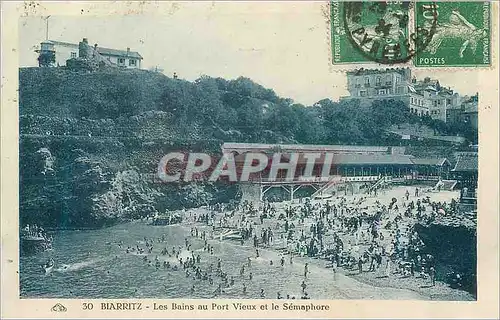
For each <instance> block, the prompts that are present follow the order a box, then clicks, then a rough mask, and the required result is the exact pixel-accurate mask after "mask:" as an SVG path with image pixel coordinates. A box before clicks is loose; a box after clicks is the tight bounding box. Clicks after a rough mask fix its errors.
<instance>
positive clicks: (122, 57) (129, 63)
mask: <svg viewBox="0 0 500 320" xmlns="http://www.w3.org/2000/svg"><path fill="white" fill-rule="evenodd" d="M81 43H85V44H87V45H88V40H87V39H86V38H84V39H83V40H82V42H81ZM92 48H93V49H94V50H96V51H97V52H98V53H99V55H100V56H101V57H102V58H104V59H106V60H107V61H109V62H110V63H112V64H114V65H117V66H119V67H124V68H129V69H141V65H142V60H143V58H142V56H141V55H140V54H139V52H137V51H131V50H130V48H127V49H126V50H119V49H110V48H103V47H99V46H98V45H97V44H96V45H94V46H93V47H92ZM37 52H39V53H43V52H54V53H55V59H56V61H55V65H56V66H65V65H66V60H68V59H71V58H78V57H79V55H80V44H79V43H70V42H63V41H56V40H46V41H43V42H42V43H41V44H40V50H37Z"/></svg>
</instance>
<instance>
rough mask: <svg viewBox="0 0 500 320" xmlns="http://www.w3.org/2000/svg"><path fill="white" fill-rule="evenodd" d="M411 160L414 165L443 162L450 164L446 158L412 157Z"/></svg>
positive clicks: (434, 164)
mask: <svg viewBox="0 0 500 320" xmlns="http://www.w3.org/2000/svg"><path fill="white" fill-rule="evenodd" d="M411 161H412V162H413V163H414V164H416V165H427V166H442V165H444V164H445V163H448V164H450V162H449V161H448V160H447V159H446V158H412V159H411Z"/></svg>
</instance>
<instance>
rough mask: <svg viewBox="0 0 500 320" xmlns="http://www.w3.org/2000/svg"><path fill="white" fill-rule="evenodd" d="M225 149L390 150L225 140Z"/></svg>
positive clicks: (377, 147) (378, 147) (386, 148)
mask: <svg viewBox="0 0 500 320" xmlns="http://www.w3.org/2000/svg"><path fill="white" fill-rule="evenodd" d="M222 149H223V150H233V149H234V150H237V149H243V150H249V149H250V150H255V151H256V152H259V151H265V150H269V151H274V150H276V152H278V150H279V151H281V152H286V151H303V152H305V151H315V152H320V151H324V152H328V151H339V152H340V151H345V152H388V151H389V147H380V146H344V145H309V144H264V143H238V142H225V143H224V144H223V145H222Z"/></svg>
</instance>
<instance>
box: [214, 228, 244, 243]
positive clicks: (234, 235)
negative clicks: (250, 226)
mask: <svg viewBox="0 0 500 320" xmlns="http://www.w3.org/2000/svg"><path fill="white" fill-rule="evenodd" d="M217 237H218V238H219V239H220V240H221V241H222V240H240V239H241V238H242V235H241V232H240V231H239V230H229V231H226V232H224V233H221V234H219V235H218V236H217Z"/></svg>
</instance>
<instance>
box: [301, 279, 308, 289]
mask: <svg viewBox="0 0 500 320" xmlns="http://www.w3.org/2000/svg"><path fill="white" fill-rule="evenodd" d="M300 287H301V288H302V292H306V288H307V284H306V282H305V280H302V283H301V285H300Z"/></svg>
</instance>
